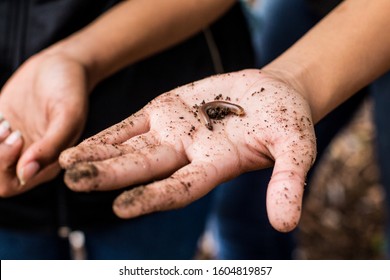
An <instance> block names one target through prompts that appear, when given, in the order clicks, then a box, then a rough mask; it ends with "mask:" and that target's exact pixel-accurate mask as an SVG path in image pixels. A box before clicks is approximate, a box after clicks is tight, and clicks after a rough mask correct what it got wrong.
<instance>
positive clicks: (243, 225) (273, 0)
mask: <svg viewBox="0 0 390 280" xmlns="http://www.w3.org/2000/svg"><path fill="white" fill-rule="evenodd" d="M262 5H263V7H262V9H261V10H259V12H258V13H257V15H256V17H257V19H256V21H257V22H260V23H261V26H258V27H256V26H253V27H252V30H253V32H259V33H258V34H256V36H254V44H255V47H256V48H257V53H258V54H259V55H260V57H258V61H259V62H260V65H259V66H260V67H261V66H263V65H265V64H267V63H268V62H270V61H272V60H273V59H275V58H276V57H277V56H278V55H280V54H281V53H282V52H283V51H285V50H286V49H287V48H288V47H289V46H291V45H292V44H293V43H294V42H295V41H296V40H297V39H299V38H300V37H301V36H302V35H303V34H304V33H306V31H307V30H309V29H310V28H311V27H312V26H313V25H314V24H315V23H316V21H317V20H319V18H318V17H317V16H316V15H314V14H313V13H312V12H311V10H309V9H308V7H307V5H306V3H305V1H304V0H263V1H262ZM253 22H254V21H253ZM365 95H366V91H362V92H360V93H359V94H357V95H355V96H354V97H353V98H352V99H350V100H349V101H348V102H346V103H345V104H343V105H342V106H340V107H339V108H338V109H336V110H335V111H333V112H332V113H331V114H330V115H328V116H327V117H326V118H324V119H323V120H322V121H321V122H320V123H319V124H318V125H317V126H316V135H317V149H318V155H317V162H318V161H319V159H320V157H321V155H322V153H323V151H324V149H325V148H326V147H327V145H328V144H329V142H330V141H331V139H332V138H333V137H334V135H335V134H336V133H337V132H338V131H339V130H340V128H342V127H343V126H344V125H345V124H346V123H347V122H348V121H349V120H350V118H351V117H352V115H353V112H354V111H355V110H356V109H357V108H358V106H359V105H360V104H361V101H362V100H363V99H364V97H365ZM314 168H315V166H314V167H313V168H312V171H311V172H310V173H309V178H308V179H310V175H311V174H312V172H313V170H314ZM270 177H271V170H260V171H255V172H251V173H247V174H244V175H242V176H240V177H238V178H236V179H234V180H232V181H229V182H227V183H225V184H222V185H221V186H219V187H218V188H217V190H216V198H215V202H214V203H213V207H214V208H213V214H212V216H211V218H210V222H209V231H210V232H211V233H212V235H213V237H214V239H215V240H216V247H217V257H218V258H220V259H291V258H293V252H294V248H295V245H296V244H295V238H294V235H295V233H294V232H292V233H288V234H285V233H279V232H277V231H275V230H274V229H273V228H272V227H271V226H270V225H269V222H268V218H267V213H266V208H265V197H266V188H267V185H268V182H269V180H270ZM307 189H310V187H308V188H307Z"/></svg>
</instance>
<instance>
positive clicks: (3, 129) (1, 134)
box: [0, 115, 11, 142]
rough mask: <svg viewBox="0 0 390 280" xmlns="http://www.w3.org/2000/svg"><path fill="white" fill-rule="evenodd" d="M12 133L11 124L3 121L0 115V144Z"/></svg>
mask: <svg viewBox="0 0 390 280" xmlns="http://www.w3.org/2000/svg"><path fill="white" fill-rule="evenodd" d="M10 133H11V130H10V125H9V122H8V121H6V120H4V119H3V116H2V115H0V142H2V141H4V140H5V138H7V136H8V135H9V134H10Z"/></svg>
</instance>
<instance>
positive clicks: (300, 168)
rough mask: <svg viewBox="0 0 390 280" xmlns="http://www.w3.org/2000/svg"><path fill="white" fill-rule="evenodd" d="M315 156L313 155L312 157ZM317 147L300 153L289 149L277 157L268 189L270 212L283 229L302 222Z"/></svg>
mask: <svg viewBox="0 0 390 280" xmlns="http://www.w3.org/2000/svg"><path fill="white" fill-rule="evenodd" d="M310 155H313V156H310ZM314 155H315V147H313V148H312V150H311V152H310V150H308V149H307V146H306V151H305V152H304V153H301V154H300V155H299V154H298V153H296V152H295V151H288V152H285V153H283V154H282V155H281V156H279V157H277V158H276V161H275V166H274V170H273V172H272V177H271V181H270V183H269V185H268V189H267V213H268V219H269V221H270V223H271V225H272V226H273V227H274V228H275V229H276V230H278V231H280V232H289V231H291V230H293V229H294V228H295V227H296V226H297V225H298V222H299V219H300V217H301V209H302V197H303V191H304V186H305V180H306V175H307V172H308V171H309V169H310V167H311V165H312V164H313V162H314Z"/></svg>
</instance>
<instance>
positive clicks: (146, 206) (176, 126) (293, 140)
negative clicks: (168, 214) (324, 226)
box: [60, 70, 316, 231]
mask: <svg viewBox="0 0 390 280" xmlns="http://www.w3.org/2000/svg"><path fill="white" fill-rule="evenodd" d="M213 101H224V102H229V103H231V104H237V105H239V106H241V107H242V108H243V110H244V113H243V114H241V115H235V114H228V115H226V116H225V115H222V116H220V117H221V118H220V119H211V123H210V124H211V126H212V127H210V125H207V123H206V121H205V120H204V119H203V118H204V117H205V116H204V114H202V112H201V111H202V110H201V109H202V105H203V104H205V103H209V102H213ZM211 104H212V106H211V105H210V107H212V108H211V109H213V108H214V107H215V106H217V105H218V104H219V103H218V102H214V103H211ZM219 105H222V107H223V106H224V105H225V103H221V104H219ZM232 106H233V110H234V105H232ZM217 109H218V108H217ZM212 113H213V112H211V111H209V114H210V115H211V114H212ZM225 113H226V112H225ZM227 113H228V112H227ZM233 113H234V112H233ZM210 128H212V129H210ZM315 154H316V151H315V136H314V129H313V124H312V121H311V113H310V110H309V107H308V105H307V103H306V101H305V100H304V99H303V98H302V97H301V95H300V94H299V93H297V92H296V91H294V90H293V89H292V88H291V87H288V86H287V85H285V84H284V83H282V82H280V81H278V80H277V79H275V78H272V77H270V76H267V75H264V74H262V73H260V71H259V70H244V71H240V72H235V73H229V74H223V75H218V76H213V77H210V78H207V79H204V80H201V81H198V82H195V83H191V84H188V85H185V86H183V87H180V88H177V89H175V90H172V91H170V92H168V93H165V94H162V95H160V96H159V97H157V98H155V99H154V100H153V101H151V102H150V103H149V104H147V105H146V106H145V107H144V108H143V109H142V110H140V111H139V112H137V113H136V114H133V115H132V116H130V117H129V118H127V119H125V120H124V121H122V122H121V123H118V124H116V125H114V126H112V127H110V128H108V129H106V130H104V131H102V132H101V133H99V134H97V135H95V136H93V137H91V138H89V139H87V140H85V141H84V142H82V143H81V144H80V145H78V146H77V147H73V148H70V149H68V150H66V151H65V152H63V153H62V154H61V156H60V164H61V165H62V167H63V168H65V169H67V171H66V174H65V182H66V183H67V185H68V186H69V187H70V188H71V189H73V190H76V191H91V190H112V189H118V188H123V187H126V186H129V185H139V184H142V185H141V186H137V187H135V188H132V189H130V190H127V191H125V192H124V193H123V194H121V195H120V196H119V197H118V198H117V199H116V200H115V202H114V206H113V207H114V211H115V213H116V214H117V215H118V216H120V217H123V218H131V217H136V216H139V215H142V214H146V213H150V212H154V211H161V210H167V209H173V208H178V207H183V206H185V205H187V204H189V203H191V202H192V201H194V200H196V199H198V198H200V197H202V196H204V195H205V194H207V193H208V192H209V191H210V190H212V189H213V188H214V187H215V186H217V185H218V184H220V183H222V182H225V181H227V180H229V179H232V178H234V177H236V176H238V175H240V174H242V173H244V172H247V171H251V170H257V169H262V168H266V167H270V166H273V165H274V171H273V175H272V178H271V181H270V183H269V186H268V194H267V209H268V216H269V219H270V222H271V224H272V225H273V226H274V227H275V228H276V229H277V230H279V231H289V230H292V229H293V228H294V227H295V226H296V225H297V223H298V221H299V218H300V212H301V203H302V194H303V188H304V184H305V178H306V173H307V171H308V170H309V168H310V167H311V165H312V164H313V162H314V159H315Z"/></svg>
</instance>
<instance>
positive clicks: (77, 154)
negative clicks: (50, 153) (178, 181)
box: [59, 133, 158, 169]
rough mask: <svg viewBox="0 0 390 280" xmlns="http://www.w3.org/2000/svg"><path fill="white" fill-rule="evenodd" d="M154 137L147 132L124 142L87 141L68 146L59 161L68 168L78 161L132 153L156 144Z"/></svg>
mask: <svg viewBox="0 0 390 280" xmlns="http://www.w3.org/2000/svg"><path fill="white" fill-rule="evenodd" d="M157 143H158V142H157V141H156V139H155V138H154V137H153V136H152V135H151V134H150V133H149V134H142V135H138V136H135V137H133V138H131V139H129V140H127V141H125V142H124V144H110V143H108V144H107V143H104V142H103V143H101V142H96V143H92V142H88V143H85V142H84V143H83V144H82V145H78V146H76V147H72V148H69V149H67V150H65V151H64V152H62V153H61V154H60V157H59V162H60V165H61V167H62V168H64V169H69V168H71V167H72V166H73V165H75V164H76V163H79V162H91V161H103V160H106V159H110V158H115V157H119V156H122V155H124V154H126V153H132V152H135V151H137V150H140V149H143V148H144V147H147V146H156V145H157Z"/></svg>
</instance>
